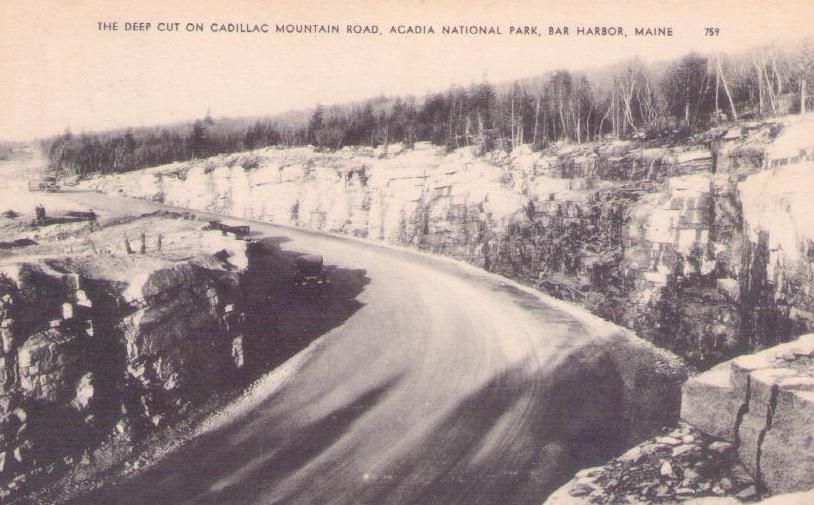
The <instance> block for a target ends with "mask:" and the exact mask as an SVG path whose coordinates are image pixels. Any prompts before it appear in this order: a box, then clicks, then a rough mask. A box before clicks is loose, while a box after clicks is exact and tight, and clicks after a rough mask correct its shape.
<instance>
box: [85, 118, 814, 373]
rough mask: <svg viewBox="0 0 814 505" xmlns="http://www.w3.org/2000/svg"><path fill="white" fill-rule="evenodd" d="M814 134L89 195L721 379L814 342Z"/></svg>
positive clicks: (204, 175)
mask: <svg viewBox="0 0 814 505" xmlns="http://www.w3.org/2000/svg"><path fill="white" fill-rule="evenodd" d="M811 127H812V123H811V122H802V123H800V122H797V120H796V119H791V118H786V119H783V120H780V121H777V122H772V123H749V124H742V125H738V126H733V127H730V128H728V129H721V130H720V131H718V130H716V131H711V132H708V133H707V134H706V135H703V136H700V137H698V138H695V139H690V140H689V141H688V143H687V145H684V146H674V145H656V144H652V143H646V142H621V141H613V142H596V143H590V144H582V145H569V144H555V145H553V146H551V147H548V148H546V149H544V150H543V151H541V152H532V150H531V149H530V148H529V147H528V146H521V147H518V148H516V149H515V150H514V151H512V152H511V153H505V152H501V151H496V152H491V153H486V154H484V155H478V153H476V152H475V151H474V150H473V149H471V148H462V149H459V150H456V151H453V152H451V153H445V152H443V151H442V150H440V149H438V148H435V147H433V146H431V145H429V144H418V145H416V146H415V148H412V149H404V148H403V147H402V146H389V148H388V149H384V148H378V149H375V150H374V149H370V148H345V149H343V150H341V151H337V152H318V151H317V150H315V149H312V148H291V149H283V148H280V149H277V148H267V149H261V150H257V151H252V152H248V153H240V154H232V155H224V156H216V157H213V158H210V159H207V160H200V161H193V162H185V163H175V164H171V165H166V166H161V167H156V168H151V169H146V170H141V171H137V172H131V173H127V174H122V175H116V176H105V177H101V178H99V179H94V180H92V181H87V182H86V183H85V184H86V185H90V186H93V187H95V188H98V189H101V190H103V191H106V192H112V193H119V194H123V195H126V196H131V197H138V198H144V199H150V200H156V201H162V202H165V203H168V204H172V205H177V206H182V207H189V208H196V209H203V210H208V211H212V212H217V213H221V214H226V215H233V216H238V217H246V218H251V219H258V220H263V221H269V222H274V223H281V224H286V225H295V226H300V227H304V228H310V229H315V230H322V231H327V232H336V233H344V234H349V235H355V236H360V237H366V238H370V239H375V240H384V241H388V242H392V243H398V244H402V245H409V246H415V247H419V248H421V249H425V250H428V251H431V252H435V253H440V254H445V255H449V256H453V257H456V258H460V259H463V260H466V261H468V262H471V263H473V264H475V265H478V266H481V267H483V268H486V269H487V270H490V271H494V272H499V273H501V274H504V275H507V276H509V277H512V278H516V279H519V280H522V281H524V282H527V283H530V284H533V285H535V286H537V287H540V288H542V289H543V290H545V291H548V292H550V293H552V294H554V295H556V296H559V297H561V298H564V299H568V300H570V301H574V302H577V303H580V304H582V305H584V306H587V307H588V308H589V309H590V310H592V311H593V312H595V313H597V314H599V315H600V316H602V317H605V318H608V319H611V320H613V321H615V322H617V323H620V324H622V325H624V326H627V327H629V328H631V329H633V330H635V331H636V332H637V333H638V334H640V335H642V336H644V337H646V338H649V339H650V340H652V341H654V342H656V343H658V344H659V345H661V346H664V347H667V348H670V349H672V350H674V351H676V352H677V353H679V354H681V355H683V356H685V357H686V358H687V359H688V360H690V361H691V362H692V363H693V364H695V365H697V366H700V367H704V368H706V367H709V366H711V365H712V364H714V363H716V362H720V361H722V360H724V359H728V358H730V357H733V356H735V355H737V354H740V353H743V352H747V351H750V350H755V349H759V348H761V347H765V346H768V345H774V344H776V343H779V342H781V341H783V340H786V339H788V338H790V337H792V336H794V335H799V334H801V333H804V332H806V331H809V330H814V316H812V314H814V299H812V296H811V293H812V286H814V278H812V273H811V272H812V261H814V253H812V243H814V242H812V237H811V236H810V235H811V233H810V230H811V229H814V228H812V226H811V225H812V223H811V222H810V218H809V217H807V216H808V215H809V214H808V213H807V211H806V207H805V205H804V203H805V201H806V199H807V198H808V197H809V195H810V194H811V192H812V191H814V188H812V184H814V183H812V179H811V178H810V177H807V176H804V172H806V171H810V170H811V169H812V157H813V156H814V145H812V141H811V140H810V135H807V134H806V132H810V130H811Z"/></svg>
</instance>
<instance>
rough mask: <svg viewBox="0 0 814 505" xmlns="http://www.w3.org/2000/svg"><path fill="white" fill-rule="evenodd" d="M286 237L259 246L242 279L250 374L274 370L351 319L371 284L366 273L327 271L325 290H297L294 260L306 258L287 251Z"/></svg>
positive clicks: (327, 267) (329, 268)
mask: <svg viewBox="0 0 814 505" xmlns="http://www.w3.org/2000/svg"><path fill="white" fill-rule="evenodd" d="M287 241H288V239H286V238H284V237H271V238H266V239H262V240H259V241H256V242H255V243H254V246H253V247H251V248H250V249H249V253H248V256H249V266H248V268H247V269H246V271H245V272H244V273H242V274H241V278H240V288H241V291H242V297H241V298H242V307H240V308H241V309H242V311H243V312H244V313H245V318H246V319H245V323H244V325H243V328H244V333H245V337H246V342H245V343H244V345H245V354H246V358H247V365H248V367H247V368H248V369H249V371H250V373H254V374H260V373H264V372H265V371H267V370H269V369H270V368H273V367H275V366H277V365H279V364H281V363H283V362H284V361H286V360H287V359H289V358H290V357H291V356H293V355H294V354H296V353H297V352H299V351H300V350H302V349H303V348H305V347H306V346H308V344H310V343H311V342H312V341H313V340H315V339H316V338H318V337H319V336H321V335H324V334H325V333H327V332H328V331H330V330H332V329H333V328H336V327H337V326H339V325H341V324H342V323H344V322H345V321H346V320H347V319H348V318H349V317H351V316H352V315H353V314H354V313H355V312H356V311H357V310H359V308H361V307H362V303H361V302H359V301H358V300H357V299H356V298H357V297H358V296H359V294H360V293H361V292H362V291H363V290H364V288H365V286H366V285H367V284H368V283H369V282H370V278H368V277H367V275H366V274H367V272H366V271H365V270H361V269H359V270H354V269H346V268H339V267H337V266H331V265H327V266H326V269H327V271H328V280H329V281H330V285H329V287H328V288H326V289H324V290H310V291H309V290H297V289H295V287H294V276H295V274H296V272H297V267H296V265H295V260H296V258H298V257H299V256H302V254H301V253H298V252H295V251H288V250H284V249H283V248H282V247H281V244H283V243H284V242H287Z"/></svg>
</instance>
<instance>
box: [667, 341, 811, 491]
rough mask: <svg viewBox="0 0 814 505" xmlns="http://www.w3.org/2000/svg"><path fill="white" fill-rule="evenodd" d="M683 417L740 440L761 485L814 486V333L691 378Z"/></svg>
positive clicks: (772, 488)
mask: <svg viewBox="0 0 814 505" xmlns="http://www.w3.org/2000/svg"><path fill="white" fill-rule="evenodd" d="M681 415H682V417H683V418H684V419H685V420H686V421H687V422H689V423H692V424H693V425H695V426H697V427H698V428H699V429H700V430H702V431H704V432H706V433H709V434H712V435H714V436H717V437H719V438H723V439H726V440H729V441H731V442H733V443H734V444H735V445H736V447H737V452H738V456H739V458H740V460H741V461H742V462H743V464H744V465H745V466H746V468H747V469H749V471H750V472H751V473H752V475H753V478H754V480H755V482H756V484H757V485H758V487H762V488H763V489H764V490H766V491H771V492H774V493H780V492H794V491H804V490H808V489H811V488H812V487H814V454H812V450H811V449H812V443H813V441H814V334H809V335H805V336H803V337H800V338H799V339H797V340H796V341H793V342H788V343H785V344H781V345H779V346H776V347H772V348H769V349H766V350H763V351H761V352H759V353H756V354H752V355H746V356H741V357H739V358H736V359H734V360H732V361H728V362H725V363H721V364H720V365H718V366H716V367H715V368H713V369H712V370H710V371H708V372H706V373H704V374H701V375H699V376H697V377H695V378H692V379H690V380H689V381H688V382H687V384H686V385H685V386H684V395H683V401H682V407H681Z"/></svg>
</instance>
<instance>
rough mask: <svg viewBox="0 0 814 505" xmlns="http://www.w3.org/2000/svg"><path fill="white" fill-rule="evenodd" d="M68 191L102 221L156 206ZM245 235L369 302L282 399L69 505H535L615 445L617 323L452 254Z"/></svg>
mask: <svg viewBox="0 0 814 505" xmlns="http://www.w3.org/2000/svg"><path fill="white" fill-rule="evenodd" d="M60 197H61V198H67V199H69V200H70V201H72V202H76V204H77V205H80V204H81V205H85V206H90V207H93V208H94V209H96V210H97V211H101V212H102V213H105V212H114V211H115V212H122V211H123V210H124V211H127V212H135V211H140V210H149V209H150V208H153V206H152V205H150V204H147V203H144V202H133V201H125V200H120V199H116V198H113V197H108V196H102V195H97V194H94V193H79V192H77V193H73V194H61V195H60ZM232 221H234V222H235V223H237V222H238V221H239V220H232ZM252 225H253V229H256V230H258V231H259V232H261V233H263V234H264V235H268V236H285V237H287V238H288V239H290V241H289V242H286V243H285V244H284V245H283V247H284V248H285V249H290V250H293V251H298V252H303V253H318V254H323V255H324V256H325V259H326V262H327V263H329V264H331V265H338V266H340V267H345V268H354V269H364V270H365V271H366V275H367V276H368V277H369V278H370V282H369V284H367V286H366V287H365V289H364V290H363V292H362V293H361V294H360V295H359V296H358V301H359V302H361V304H362V307H361V308H360V309H359V310H358V311H357V312H356V313H355V314H354V315H353V316H352V317H350V318H349V319H348V320H347V321H345V322H344V324H343V325H341V326H340V327H337V328H335V329H334V330H332V331H331V332H330V333H329V334H327V335H325V336H324V337H322V338H321V339H320V340H319V341H317V342H316V347H315V348H314V349H312V350H311V352H310V353H309V356H308V357H307V359H305V360H304V363H303V364H302V366H301V369H300V370H299V371H298V373H296V374H293V375H292V376H291V377H290V378H289V379H288V380H287V382H286V383H285V384H284V387H282V388H279V389H278V390H276V391H275V392H274V394H270V395H269V397H267V398H261V400H260V401H259V402H257V403H256V404H253V406H252V407H251V408H249V409H237V412H240V413H239V414H236V415H235V417H234V419H231V420H230V421H231V422H229V423H227V424H226V425H225V426H221V427H219V428H217V429H215V430H214V431H211V432H209V433H206V434H204V435H202V436H200V437H199V438H198V439H196V440H195V441H194V442H192V443H190V444H189V445H187V446H186V447H184V448H182V449H180V450H178V451H177V452H174V453H172V454H171V455H170V456H168V457H167V458H166V459H164V460H163V461H160V462H159V463H157V464H156V465H155V466H154V467H152V468H151V469H150V470H148V471H146V472H145V473H143V474H141V475H139V476H137V477H136V478H135V479H133V480H130V481H127V482H124V483H122V484H120V485H116V486H110V487H108V488H105V489H102V490H100V491H97V492H95V493H94V494H92V495H90V496H84V497H81V498H80V499H79V501H78V502H77V503H83V504H91V503H98V504H139V505H143V504H168V505H170V504H172V505H180V504H218V505H228V504H273V503H280V504H309V505H312V504H313V505H316V504H377V505H378V504H422V505H427V504H454V503H461V504H521V503H522V504H532V503H533V504H538V503H541V502H542V501H543V498H544V496H545V494H547V493H548V492H550V491H551V490H553V487H556V486H557V485H558V484H559V483H561V482H562V480H563V479H564V478H566V477H567V476H568V475H569V472H573V471H574V469H575V468H576V466H578V465H580V464H584V463H585V462H586V461H590V460H591V459H595V458H597V457H600V455H601V454H602V453H605V454H607V453H609V452H613V451H615V450H618V449H620V448H621V446H620V443H621V438H622V437H623V433H622V432H623V431H624V430H623V429H622V427H621V424H622V423H621V420H620V415H621V414H620V412H621V410H622V403H623V401H624V400H623V392H622V390H623V385H622V381H621V378H620V373H619V371H618V369H617V367H618V363H613V362H612V360H610V359H609V358H608V356H607V355H606V354H605V353H604V352H603V349H604V348H605V347H607V345H608V344H607V338H609V337H608V335H609V333H614V334H617V333H618V332H616V331H615V330H614V329H613V328H612V327H610V325H608V324H606V323H601V322H595V321H593V320H592V319H591V318H586V317H583V316H582V315H580V314H581V313H580V312H579V311H576V310H567V309H563V307H562V304H558V303H556V302H549V301H546V300H543V299H540V298H538V297H537V296H535V295H532V294H528V293H526V292H524V291H521V290H518V289H517V288H516V287H512V286H511V285H509V284H506V283H504V282H502V281H500V280H499V279H498V278H496V277H494V276H491V275H488V274H485V273H479V272H478V271H476V270H474V269H471V268H467V267H463V266H458V265H456V264H453V263H451V262H448V261H445V260H439V259H433V258H428V257H426V256H422V255H418V254H413V253H408V252H403V251H398V250H392V249H387V248H382V247H377V246H371V245H368V244H364V243H359V242H357V241H352V240H348V239H341V238H336V237H330V236H324V235H318V234H313V233H307V232H301V231H295V230H291V229H286V228H280V227H275V226H271V225H260V224H256V223H252Z"/></svg>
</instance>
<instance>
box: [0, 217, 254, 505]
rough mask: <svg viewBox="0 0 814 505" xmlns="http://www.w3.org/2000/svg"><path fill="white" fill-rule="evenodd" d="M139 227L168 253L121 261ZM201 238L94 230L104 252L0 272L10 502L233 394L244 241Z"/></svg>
mask: <svg viewBox="0 0 814 505" xmlns="http://www.w3.org/2000/svg"><path fill="white" fill-rule="evenodd" d="M142 225H143V226H146V227H148V228H151V229H153V230H160V232H161V233H163V244H164V245H163V246H162V247H163V250H155V247H151V250H149V251H146V252H145V254H135V253H134V254H128V253H126V252H125V251H123V250H117V249H116V248H118V247H119V245H118V244H119V243H120V242H121V236H122V235H123V234H124V235H125V236H126V234H127V232H129V233H130V235H131V236H136V235H137V234H138V228H137V227H138V226H142ZM134 227H136V228H134ZM201 228H202V225H201V224H200V223H198V222H188V221H185V220H174V219H166V220H165V219H148V220H135V221H134V222H132V223H129V224H123V225H111V226H108V227H106V228H104V229H102V230H101V231H100V230H98V229H97V230H95V231H94V232H93V233H92V234H91V235H89V236H88V237H90V238H91V239H92V240H93V241H94V245H92V246H90V245H86V247H87V248H88V249H91V250H92V251H96V252H95V253H93V252H91V251H82V250H80V249H79V248H80V246H82V244H88V243H89V242H90V239H89V238H88V237H80V236H77V237H76V238H74V239H66V240H65V244H60V245H59V247H57V248H51V249H48V247H49V246H48V245H47V244H46V241H45V240H44V241H42V242H41V243H40V244H39V245H37V246H36V247H40V250H38V251H36V254H31V255H18V256H10V257H7V258H4V259H2V260H0V331H2V334H1V335H0V337H2V344H3V345H2V349H1V350H0V495H2V496H5V495H6V494H7V493H8V492H10V491H11V490H13V489H20V487H21V485H22V482H23V481H25V479H26V476H32V475H40V474H42V475H44V474H47V473H51V472H53V471H54V468H55V465H57V464H65V465H69V464H70V462H71V461H74V460H75V459H76V458H78V457H80V456H81V455H82V454H83V453H84V454H88V453H87V452H85V451H89V450H90V451H92V450H93V449H94V447H96V446H98V445H99V444H100V443H102V442H103V441H105V440H110V439H111V437H113V438H116V437H118V438H122V437H125V438H127V439H128V441H132V438H133V437H138V436H141V435H143V434H146V433H147V432H148V431H149V430H151V429H153V428H154V427H155V426H158V425H161V424H163V423H165V422H167V421H170V420H174V419H177V418H178V417H179V415H180V414H183V412H184V409H185V408H186V407H187V406H188V405H192V404H194V402H196V401H200V400H201V399H202V398H205V397H206V395H208V394H211V393H212V392H217V391H222V390H224V388H226V387H228V386H231V385H234V381H233V380H231V378H233V377H235V376H236V374H237V373H238V369H239V367H240V365H241V363H239V362H237V361H236V359H235V358H234V357H233V345H234V344H233V342H234V341H235V340H236V339H242V337H243V335H242V334H241V328H240V326H239V325H236V324H234V321H235V320H237V319H239V317H238V316H239V314H237V313H238V312H239V309H238V308H236V307H237V306H239V303H238V301H239V298H240V293H239V289H238V275H239V274H240V272H241V271H242V267H243V266H244V265H245V263H246V258H245V254H244V253H243V249H244V248H245V242H241V241H238V240H235V239H233V238H229V237H225V236H222V235H221V234H220V233H219V232H214V231H204V230H201ZM114 238H115V240H114ZM70 240H74V242H75V243H74V242H71V243H68V242H69V241H70ZM103 244H116V245H113V246H112V248H113V250H112V251H108V250H102V246H103ZM73 247H76V248H77V249H75V250H76V251H77V254H74V255H65V254H64V251H65V250H67V249H69V248H73ZM60 251H62V252H63V253H62V254H59V252H60ZM29 252H30V251H29ZM230 260H231V261H230ZM63 458H65V459H63Z"/></svg>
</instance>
